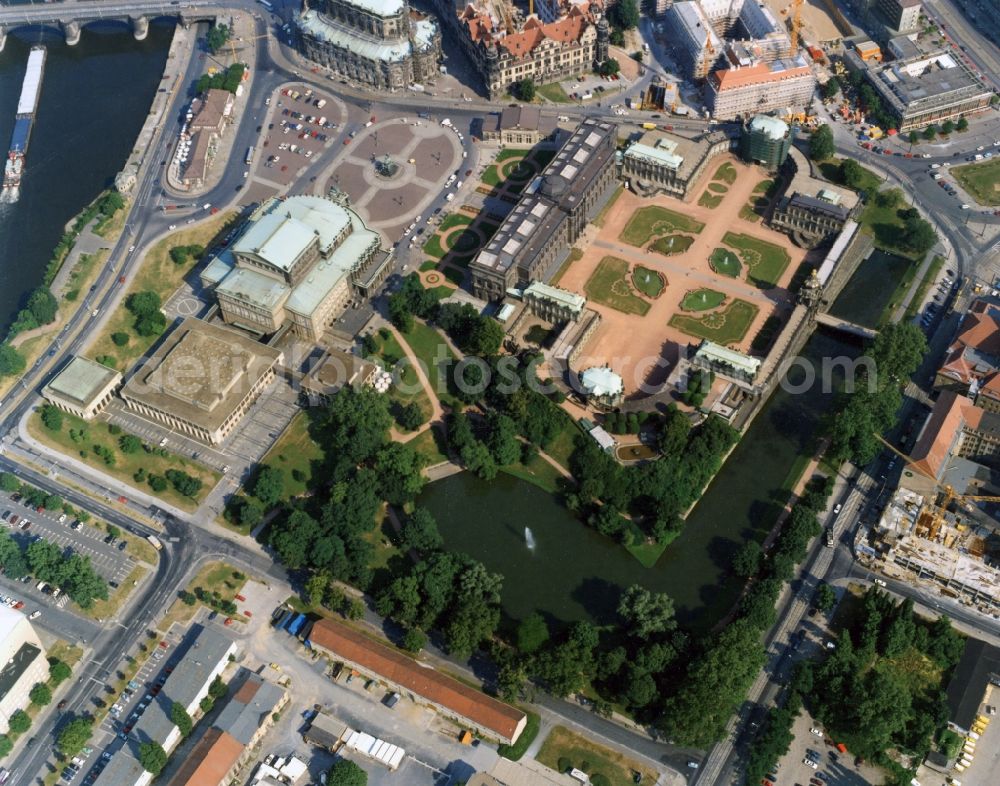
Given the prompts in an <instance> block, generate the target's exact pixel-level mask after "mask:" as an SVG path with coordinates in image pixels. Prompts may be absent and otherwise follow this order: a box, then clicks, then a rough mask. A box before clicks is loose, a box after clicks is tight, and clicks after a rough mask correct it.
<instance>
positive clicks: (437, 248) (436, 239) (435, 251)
mask: <svg viewBox="0 0 1000 786" xmlns="http://www.w3.org/2000/svg"><path fill="white" fill-rule="evenodd" d="M424 253H425V254H427V256H429V257H434V258H435V259H441V257H443V256H444V255H445V254H447V253H448V252H447V251H446V250H445V248H444V246H442V245H441V235H440V234H438V233H435V234H433V235H431V236H430V239H428V241H427V242H426V243H424Z"/></svg>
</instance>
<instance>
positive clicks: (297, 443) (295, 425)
mask: <svg viewBox="0 0 1000 786" xmlns="http://www.w3.org/2000/svg"><path fill="white" fill-rule="evenodd" d="M322 460H323V450H322V448H320V446H319V445H318V444H316V442H315V441H314V440H313V438H312V436H310V434H309V413H308V412H305V411H303V412H298V413H296V415H295V417H293V418H292V421H291V423H289V424H288V428H286V429H285V431H284V432H283V433H282V435H281V436H280V437H279V438H278V441H277V442H275V443H274V445H273V446H272V447H271V449H270V450H269V451H268V452H267V454H266V455H265V456H264V458H263V459H262V460H261V464H266V465H268V466H271V467H276V468H277V469H280V470H281V471H282V475H283V478H282V481H283V487H282V492H281V498H282V499H286V500H288V499H292V498H294V497H298V496H301V495H303V494H305V493H306V491H307V490H308V488H309V483H310V480H311V479H312V473H313V462H316V465H317V466H318V465H319V462H321V461H322ZM296 475H298V476H299V477H301V478H302V480H297V479H296V477H295V476H296Z"/></svg>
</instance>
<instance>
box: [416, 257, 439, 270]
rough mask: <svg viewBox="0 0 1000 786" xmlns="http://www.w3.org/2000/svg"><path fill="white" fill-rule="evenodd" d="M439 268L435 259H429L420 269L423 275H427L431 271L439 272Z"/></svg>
mask: <svg viewBox="0 0 1000 786" xmlns="http://www.w3.org/2000/svg"><path fill="white" fill-rule="evenodd" d="M437 266H438V263H437V262H435V261H434V260H433V259H428V260H427V261H426V262H423V263H422V264H421V265H420V267H419V268H418V269H419V270H420V272H422V273H427V272H429V271H431V270H437Z"/></svg>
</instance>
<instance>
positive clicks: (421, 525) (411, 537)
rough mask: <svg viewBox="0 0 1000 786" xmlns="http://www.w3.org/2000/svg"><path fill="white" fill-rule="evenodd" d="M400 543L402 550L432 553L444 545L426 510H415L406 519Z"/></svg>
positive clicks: (432, 518) (431, 517) (435, 524)
mask: <svg viewBox="0 0 1000 786" xmlns="http://www.w3.org/2000/svg"><path fill="white" fill-rule="evenodd" d="M400 541H401V543H402V546H403V548H405V549H407V550H411V549H412V550H413V551H419V552H427V551H433V550H435V549H438V548H440V547H441V545H442V544H443V543H444V539H443V538H442V537H441V533H440V532H439V531H438V526H437V522H436V521H435V520H434V517H433V516H432V515H431V514H430V511H428V510H427V509H426V508H415V509H414V511H413V513H411V514H410V515H409V516H408V517H407V519H406V521H405V522H404V523H403V529H402V532H401V533H400Z"/></svg>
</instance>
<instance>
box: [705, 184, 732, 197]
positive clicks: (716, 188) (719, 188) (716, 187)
mask: <svg viewBox="0 0 1000 786" xmlns="http://www.w3.org/2000/svg"><path fill="white" fill-rule="evenodd" d="M708 190H709V191H712V192H713V193H716V194H725V193H726V192H727V191H729V188H728V186H724V185H722V183H709V184H708Z"/></svg>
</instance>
